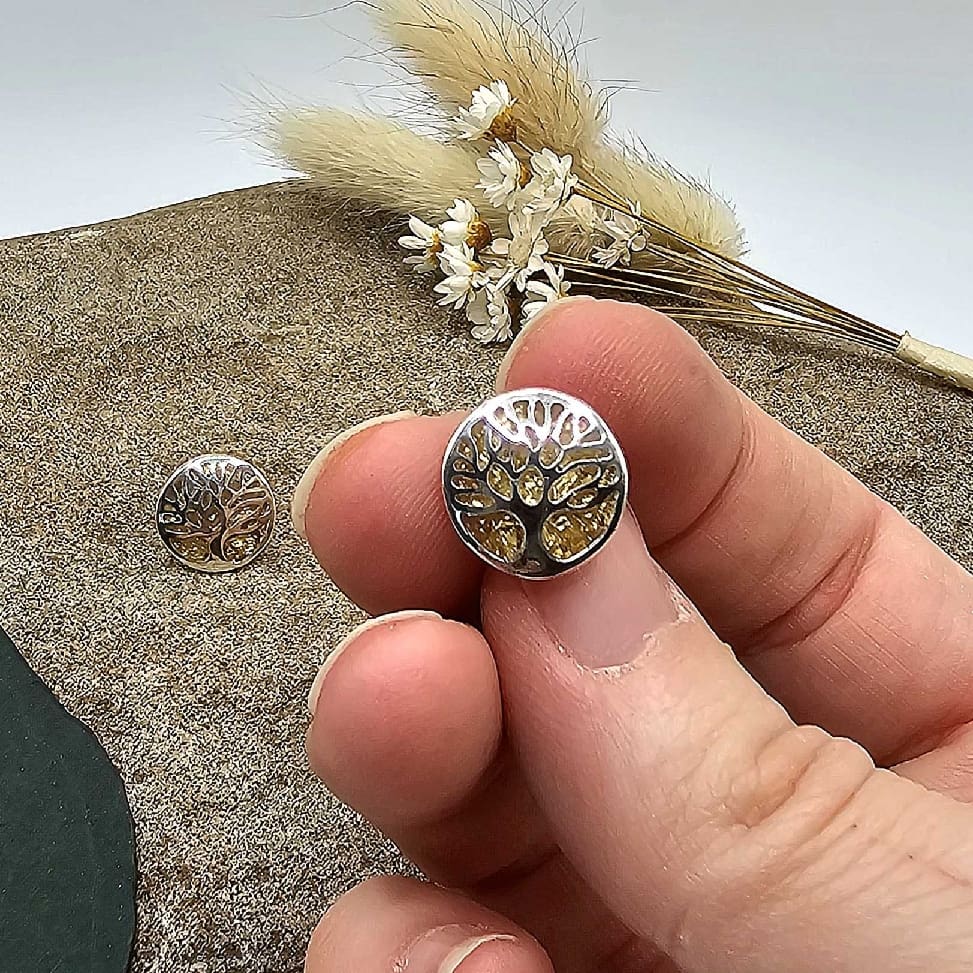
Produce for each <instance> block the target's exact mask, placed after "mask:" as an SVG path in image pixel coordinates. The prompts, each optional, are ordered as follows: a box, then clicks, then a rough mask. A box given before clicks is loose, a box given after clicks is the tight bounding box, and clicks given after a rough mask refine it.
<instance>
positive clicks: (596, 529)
mask: <svg viewBox="0 0 973 973" xmlns="http://www.w3.org/2000/svg"><path fill="white" fill-rule="evenodd" d="M617 509H618V493H617V492H615V493H612V494H611V496H609V497H608V498H607V499H606V500H602V502H601V503H600V504H598V506H596V507H592V508H590V509H588V510H559V511H557V512H556V513H553V514H551V516H550V517H548V518H547V520H545V521H544V523H543V525H542V526H541V544H542V545H543V547H544V550H545V551H547V553H548V554H550V556H551V557H552V558H554V560H555V561H560V562H561V563H562V564H566V563H568V562H569V561H574V560H575V559H576V558H578V557H580V556H581V555H582V554H584V552H585V551H587V550H588V549H589V548H590V547H592V546H593V545H594V544H596V543H597V542H598V541H600V540H601V539H602V538H603V537H604V536H605V534H606V533H607V532H608V528H609V527H610V526H611V523H612V519H613V518H614V516H615V511H616V510H617Z"/></svg>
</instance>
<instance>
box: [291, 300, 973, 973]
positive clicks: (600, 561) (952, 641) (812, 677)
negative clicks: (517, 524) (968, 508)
mask: <svg viewBox="0 0 973 973" xmlns="http://www.w3.org/2000/svg"><path fill="white" fill-rule="evenodd" d="M500 385H501V387H503V388H523V387H528V386H548V387H554V388H558V389H562V390H563V391H566V392H569V393H571V394H573V395H576V396H578V397H580V398H582V399H584V400H586V401H587V402H589V403H590V404H591V405H593V406H594V407H595V409H596V410H598V411H599V412H600V413H601V415H602V416H603V417H604V418H605V419H606V421H607V422H608V423H609V425H610V426H611V427H612V429H613V430H614V432H615V434H616V435H617V436H618V438H619V440H620V442H621V444H622V447H623V449H624V450H625V452H626V455H627V457H628V460H629V465H630V468H631V484H632V486H631V489H632V492H631V513H629V514H627V515H626V518H625V519H624V520H623V522H622V525H621V527H620V528H619V531H618V534H617V535H616V537H615V538H614V539H613V540H612V542H611V543H610V544H609V545H608V546H607V547H606V549H605V550H604V551H603V552H602V553H601V554H600V555H599V556H598V557H597V558H594V559H593V560H592V561H590V562H588V563H587V564H586V565H584V566H583V567H582V568H581V569H579V570H578V571H577V572H576V573H573V574H571V575H568V576H566V577H563V578H560V579H557V580H554V581H549V582H545V583H525V582H521V581H518V580H517V579H514V578H509V577H505V576H501V575H499V574H497V573H494V572H492V571H484V569H483V567H482V566H481V565H480V563H479V562H478V561H477V560H476V559H475V558H474V557H473V556H472V555H471V554H470V553H469V552H468V551H467V550H466V549H465V548H464V547H463V546H462V545H461V543H460V542H459V540H458V539H457V538H456V536H455V534H454V533H453V530H452V528H451V526H450V525H449V522H448V520H447V517H446V513H445V510H444V509H443V502H442V499H441V495H440V484H439V469H440V463H441V459H442V454H443V452H444V449H445V445H446V442H447V440H448V438H449V437H450V435H451V433H452V432H453V430H454V429H455V428H456V426H457V425H458V423H459V421H460V418H461V417H460V416H458V415H451V416H442V417H434V418H419V417H414V416H413V417H409V416H399V417H396V418H395V420H394V421H387V422H383V423H381V424H372V425H370V426H368V427H365V428H359V430H358V431H357V433H356V434H354V435H352V436H346V437H342V438H341V440H340V441H339V442H338V443H337V444H336V445H335V446H334V447H333V448H332V449H331V450H330V451H329V452H328V454H327V455H326V456H325V457H323V458H322V459H320V460H319V461H318V462H316V463H315V465H314V466H313V467H312V470H311V471H309V474H308V476H307V477H306V478H305V481H304V483H303V484H302V487H301V489H300V491H299V496H298V497H297V498H296V513H297V517H296V519H297V521H298V523H299V526H301V527H303V528H305V530H306V536H307V537H308V539H309V541H310V543H311V546H312V547H313V549H314V552H315V554H316V555H317V557H318V559H319V560H320V562H321V564H322V565H323V566H324V568H325V569H326V570H327V571H328V572H329V573H330V574H331V576H332V578H334V580H335V581H336V583H337V584H338V585H340V587H341V588H342V589H343V590H344V591H345V592H346V593H347V594H348V595H349V596H350V597H351V598H352V599H354V600H355V601H356V602H357V603H358V604H359V605H361V606H362V607H363V608H364V609H366V610H367V611H368V612H370V613H372V614H376V615H379V614H384V615H385V617H381V618H378V619H377V620H376V621H374V622H371V623H369V624H368V625H366V626H365V627H363V628H362V629H359V630H358V631H357V632H356V633H354V634H353V635H352V636H351V637H350V638H349V639H348V640H347V641H346V642H345V643H344V644H343V645H342V646H341V647H340V650H339V651H336V652H335V653H333V654H332V656H331V658H329V660H328V663H327V664H326V665H325V667H324V669H323V670H322V674H321V675H320V676H319V678H318V680H317V681H316V683H315V687H314V690H313V692H312V712H313V722H312V725H311V728H310V730H309V733H308V751H309V753H310V758H311V763H312V766H313V768H314V770H315V771H316V772H317V773H318V774H319V775H320V777H321V779H322V780H323V781H324V782H325V783H326V784H327V785H328V786H329V787H330V788H331V789H332V791H334V793H335V794H337V795H338V796H339V797H341V798H342V799H344V800H346V801H347V802H348V803H350V804H351V805H352V806H353V807H355V808H357V809H358V810H359V811H361V812H362V813H363V814H364V815H365V816H366V817H367V818H368V819H369V820H371V821H372V822H374V823H375V824H376V825H377V826H378V827H379V828H380V829H381V830H382V831H383V832H384V833H385V834H387V835H388V836H389V837H390V838H392V839H393V840H394V841H395V842H396V843H397V844H398V845H399V847H400V848H401V849H402V850H403V851H404V852H405V854H407V855H408V856H409V857H410V858H411V859H412V860H413V861H415V862H416V863H417V864H418V865H419V867H420V868H421V869H422V870H423V872H424V873H425V874H426V875H427V876H429V878H430V879H431V881H432V882H435V883H437V884H435V885H434V884H423V883H420V882H417V881H412V880H410V879H405V878H396V879H393V878H383V879H377V880H372V881H370V882H367V883H365V884H364V885H362V886H361V887H359V888H358V889H356V890H354V891H352V892H351V893H349V894H348V895H346V896H345V897H344V898H342V899H341V900H340V901H339V902H338V903H337V904H336V905H335V906H334V907H333V908H332V909H331V910H330V912H329V913H328V914H327V915H326V916H325V918H324V919H323V921H322V922H321V924H320V926H319V928H318V930H317V932H316V933H315V935H314V939H313V941H312V943H311V947H310V951H309V953H308V960H307V969H308V971H310V973H393V971H394V973H400V971H407V973H453V971H454V970H456V969H459V970H460V973H500V971H502V973H545V971H548V973H549V971H551V970H552V969H553V970H556V971H557V973H650V971H651V973H662V971H667V973H668V971H675V970H682V971H685V973H731V971H732V973H844V971H847V973H870V971H876V973H879V971H881V973H905V971H910V973H912V971H915V973H946V971H949V973H952V971H960V970H964V971H968V970H971V969H973V809H971V807H970V806H968V804H967V803H966V802H967V801H969V800H970V799H971V798H973V733H971V730H970V725H969V723H968V721H970V720H971V711H973V579H971V577H970V576H969V575H968V574H967V573H966V572H965V571H964V570H963V569H962V568H961V567H960V566H959V565H958V564H956V563H955V562H954V561H952V560H951V559H950V558H949V557H947V556H946V555H945V554H944V553H943V552H942V551H940V550H939V549H938V548H937V547H935V546H934V545H933V544H932V543H931V542H930V541H929V540H928V539H927V538H925V537H924V536H923V535H922V534H921V533H920V532H919V531H917V530H916V529H915V528H913V527H912V526H911V525H910V524H909V523H908V522H907V521H906V520H904V519H903V518H902V517H901V516H900V515H899V514H898V513H896V512H895V511H894V510H893V509H892V508H891V507H890V506H888V505H887V504H885V503H883V502H882V501H880V500H879V499H878V498H877V497H876V496H874V495H873V494H871V493H870V492H869V491H868V490H866V489H865V487H863V486H862V485H861V484H860V483H858V482H857V481H856V480H855V479H853V478H852V477H851V476H850V475H848V474H847V473H846V472H844V471H843V470H841V469H840V468H839V467H837V466H836V465H835V464H833V463H832V462H830V461H829V460H828V459H827V458H826V457H825V456H824V455H823V454H821V453H820V452H818V451H817V450H816V449H813V448H812V447H810V446H809V445H807V444H806V443H805V442H803V441H802V440H800V439H799V438H798V437H797V436H795V435H793V434H792V433H790V432H788V431H787V430H786V429H784V428H783V427H782V426H780V425H779V424H778V423H776V422H774V421H773V420H772V419H770V418H769V417H768V416H767V415H766V414H764V413H763V412H762V411H761V410H760V409H758V408H757V407H756V406H755V405H754V404H753V402H751V401H750V400H748V399H747V398H745V397H744V396H743V395H742V394H740V393H739V392H738V391H737V390H736V389H734V388H733V387H732V386H731V385H730V384H729V383H728V382H727V381H726V380H725V379H724V378H723V376H722V375H721V374H720V373H719V371H718V370H717V369H716V367H715V366H714V365H713V364H712V362H710V360H709V359H708V358H707V357H706V356H705V355H704V354H703V353H702V351H701V350H700V349H699V347H698V346H697V345H696V343H695V342H694V341H693V340H692V339H691V338H690V337H689V336H688V335H687V334H686V333H685V332H683V331H681V330H680V329H679V328H677V327H676V326H675V325H674V324H673V323H672V322H671V321H669V320H668V319H666V318H664V317H662V316H661V315H658V314H655V313H653V312H650V311H648V310H644V309H640V308H637V307H634V306H630V305H621V304H613V303H600V302H599V303H594V302H590V301H585V300H576V301H571V302H565V303H564V304H563V305H559V306H557V307H556V308H554V309H553V310H551V311H549V312H547V313H545V314H544V315H542V316H541V317H540V318H539V319H538V320H537V321H536V323H535V324H534V326H533V327H532V328H531V329H530V330H529V332H528V333H527V334H525V335H524V336H523V337H521V338H520V339H519V340H518V342H517V343H516V345H515V347H514V348H513V349H511V352H510V354H509V355H508V357H507V360H506V361H505V364H504V367H503V369H502V370H501V376H500ZM305 504H306V514H305V512H304V506H305ZM646 545H648V548H649V549H650V550H651V551H652V557H650V556H649V555H648V553H647V552H646ZM660 566H661V567H660ZM670 578H672V579H673V580H674V582H675V583H676V584H678V585H679V586H680V587H681V589H682V591H684V592H685V597H683V596H682V595H681V594H680V592H679V591H678V590H677V589H676V587H675V585H674V584H673V582H672V581H670V580H669V579H670ZM687 599H689V600H687ZM694 606H695V607H694ZM417 609H421V610H423V611H424V613H421V612H420V613H416V610H417ZM403 611H406V612H407V613H406V614H399V615H394V614H393V615H389V614H388V613H392V612H403ZM434 613H435V614H434ZM704 619H705V621H704ZM707 623H708V624H707ZM709 626H712V628H710V627H709ZM714 633H715V634H714ZM728 646H732V648H729V647H728ZM775 700H777V701H779V703H778V702H775ZM785 707H786V711H785ZM788 714H789V715H788ZM842 737H847V738H850V739H843V738H842ZM851 741H856V742H851ZM876 765H877V766H878V767H880V768H891V769H876Z"/></svg>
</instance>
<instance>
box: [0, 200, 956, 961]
mask: <svg viewBox="0 0 973 973" xmlns="http://www.w3.org/2000/svg"><path fill="white" fill-rule="evenodd" d="M397 230H398V227H397V226H390V225H383V222H382V221H380V220H379V221H373V222H371V223H369V224H367V225H365V226H364V228H363V227H362V225H361V223H360V221H359V220H357V219H356V218H355V217H354V215H353V214H335V213H332V212H329V211H328V210H327V209H326V208H325V207H324V206H323V204H322V203H321V202H320V201H319V200H317V199H316V198H315V197H314V196H313V195H311V194H308V193H304V192H295V191H294V190H292V189H287V188H284V187H282V186H279V185H273V186H268V187H260V188H256V189H253V190H246V191H242V192H237V193H230V194H225V195H222V196H217V197H213V198H210V199H205V200H199V201H193V202H189V203H184V204H181V205H179V206H175V207H171V208H168V209H164V210H159V211H155V212H152V213H147V214H144V215H140V216H135V217H132V218H130V219H126V220H122V221H118V222H114V223H111V224H106V225H102V226H98V227H94V228H90V229H84V230H74V231H65V232H60V233H56V234H50V235H44V236H35V237H30V238H25V239H19V240H9V241H3V242H0V363H2V364H0V369H2V375H3V380H2V383H0V470H2V474H3V491H2V505H0V536H2V540H3V543H2V544H0V624H2V625H3V627H4V628H6V629H7V630H8V631H9V633H10V634H11V636H12V637H13V638H14V640H15V642H16V643H17V644H18V645H19V646H20V648H21V649H22V651H24V652H25V654H26V655H27V658H28V660H29V661H30V663H31V664H32V665H33V666H34V668H35V669H36V670H37V671H38V673H39V674H40V675H41V676H42V677H43V678H44V679H45V680H46V681H47V682H48V683H49V684H50V685H51V686H52V687H53V689H54V690H55V692H56V693H57V694H58V696H59V697H60V698H61V699H62V700H64V702H65V703H66V705H67V706H68V708H69V709H70V710H71V711H72V712H73V713H74V714H76V715H77V716H79V717H80V718H82V719H83V720H85V721H86V722H87V723H88V724H89V725H90V726H91V727H92V728H93V729H94V730H95V732H96V733H97V734H98V736H99V738H100V739H101V741H102V742H103V744H104V746H105V747H106V749H107V750H108V752H109V753H110V755H111V756H112V758H113V759H114V761H115V762H116V764H117V765H118V767H119V768H120V770H121V773H122V776H123V777H124V779H125V782H126V785H127V787H128V791H129V795H130V799H131V802H132V807H133V813H134V817H135V821H136V830H137V837H138V844H139V856H140V869H141V880H140V893H139V894H140V898H139V913H140V927H139V937H138V955H137V959H136V963H135V967H134V969H135V971H136V973H150V971H151V973H160V971H169V970H178V971H192V973H216V971H219V973H236V971H240V973H243V971H246V973H265V971H266V973H297V971H299V970H300V969H301V968H302V960H303V951H304V946H305V943H306V940H307V937H308V935H309V933H310V930H311V928H312V927H313V925H314V923H315V922H316V921H317V919H318V917H319V915H320V913H321V912H322V910H324V909H325V908H326V907H327V906H328V904H329V903H330V902H332V901H333V900H334V898H335V897H336V896H338V895H339V894H340V893H341V892H343V891H344V890H346V889H348V888H349V887H350V886H352V885H353V884H355V883H356V882H357V881H359V880H360V879H361V878H362V877H363V876H366V875H369V874H373V873H375V872H378V871H384V870H388V869H394V868H397V867H400V863H399V861H398V858H397V856H396V853H395V850H394V849H393V848H392V847H391V846H389V845H388V844H387V843H386V842H384V841H383V840H381V839H380V838H379V837H377V836H376V835H375V834H374V833H373V832H372V831H370V830H369V828H368V827H366V826H365V825H364V824H363V823H362V821H361V820H360V819H359V818H358V817H357V816H356V815H355V814H354V813H352V812H351V811H349V810H347V809H346V808H344V807H343V806H341V805H340V804H338V803H337V802H336V801H335V800H334V799H332V798H331V797H330V796H329V795H328V794H326V793H325V792H324V790H323V788H322V787H321V786H320V785H319V784H318V783H317V782H316V781H315V780H314V779H313V778H312V777H311V775H310V773H309V771H308V770H307V766H306V762H305V758H304V753H303V737H304V732H305V728H306V722H307V716H306V710H305V699H306V695H307V690H308V687H309V685H310V683H311V680H312V678H313V675H314V672H315V670H316V668H317V665H318V664H319V663H320V661H321V660H322V659H323V658H324V656H325V655H326V654H327V652H328V651H329V650H330V649H331V648H332V647H333V646H334V645H335V644H336V643H337V641H338V640H339V639H340V638H341V636H342V635H343V634H344V633H345V632H346V631H347V630H348V628H349V627H350V626H351V625H352V624H354V623H355V622H356V621H357V620H358V613H357V611H356V610H355V609H354V608H353V607H352V606H350V605H349V604H348V603H347V602H346V601H345V600H344V598H343V597H342V596H341V595H340V594H339V593H338V592H337V591H336V589H335V588H334V587H333V586H332V585H331V584H330V582H329V581H328V580H327V578H325V577H324V576H323V575H322V574H321V572H320V571H319V570H318V569H317V567H316V564H315V563H314V561H313V559H312V557H311V555H310V554H309V552H308V551H307V550H306V549H305V547H304V546H303V543H302V542H301V541H300V539H299V538H298V537H297V536H296V535H295V534H294V533H293V531H292V530H291V528H290V524H289V520H288V518H287V502H288V500H289V498H290V496H291V493H292V491H293V488H294V486H295V484H296V482H297V480H298V478H299V476H300V474H301V472H302V471H303V469H304V467H305V466H306V464H307V463H308V462H309V461H310V460H311V458H312V457H313V456H314V454H315V453H316V451H317V450H318V449H319V448H320V446H321V445H323V443H324V442H325V441H327V440H328V439H329V438H330V437H331V436H332V435H334V434H335V433H337V432H339V431H341V430H342V429H344V428H345V427H347V426H349V425H351V424H353V423H356V422H359V421H361V420H362V419H365V418H369V417H371V416H373V415H377V414H380V413H383V412H391V411H398V410H401V409H414V410H417V411H433V410H444V409H450V408H455V407H459V406H463V405H471V404H473V403H475V402H476V401H477V400H478V399H479V398H481V397H483V396H484V395H485V394H486V393H487V392H488V391H489V389H490V388H491V387H492V383H493V375H494V372H495V369H496V366H497V363H498V361H499V359H500V357H501V352H499V351H496V350H489V351H485V350H484V349H482V348H480V347H479V346H477V345H475V344H474V343H473V342H472V341H471V340H470V339H469V338H468V337H467V336H466V333H465V330H464V328H463V326H462V324H461V323H460V322H457V321H455V320H453V319H451V318H449V317H448V316H447V315H445V314H444V313H442V312H440V311H439V310H438V309H435V310H434V309H432V307H431V302H430V300H429V297H428V293H427V291H426V289H425V287H424V286H423V285H422V284H421V283H417V282H414V281H412V280H410V279H409V277H408V275H407V273H406V271H405V269H404V268H402V266H401V264H400V263H399V258H398V255H397V254H396V253H395V252H394V247H393V244H392V241H393V240H394V237H395V236H396V235H397V232H396V231H397ZM917 330H920V329H918V328H917ZM696 333H697V335H698V337H699V338H700V340H701V342H702V343H703V345H704V346H705V347H706V348H707V350H708V351H709V352H710V353H711V354H712V355H713V356H714V357H715V358H716V360H717V361H718V362H719V363H720V365H721V366H722V367H723V368H724V370H725V371H726V372H727V373H728V374H729V375H730V377H731V378H732V379H733V380H734V381H736V382H737V383H738V384H739V385H740V386H742V387H743V388H744V389H745V390H746V391H747V392H748V393H750V394H751V395H752V396H754V397H755V398H756V399H757V400H758V401H759V402H760V403H761V404H762V405H764V407H765V408H767V409H768V410H769V411H770V412H771V413H773V414H774V415H776V416H777V417H779V418H780V419H782V420H783V421H784V422H786V423H787V424H788V425H789V426H791V427H792V428H793V429H795V430H796V431H797V432H798V433H800V434H801V435H803V436H805V437H806V438H807V439H809V440H810V441H811V442H813V443H815V444H817V445H819V446H820V447H821V448H823V449H824V450H826V451H827V452H828V453H829V454H830V455H832V456H833V457H835V458H836V459H837V460H838V461H839V462H841V463H843V464H844V465H845V466H846V467H848V468H849V469H851V470H852V471H853V472H855V473H856V474H858V475H859V476H861V477H862V478H863V479H864V480H865V481H866V482H867V483H868V484H869V486H871V487H872V488H873V489H875V490H876V491H877V492H878V493H880V494H881V495H882V496H884V497H886V498H887V499H889V500H891V501H892V502H893V503H895V504H896V505H898V507H899V508H900V509H901V510H903V511H904V512H905V513H906V514H907V515H908V516H909V517H911V518H912V519H913V520H914V521H915V522H916V523H917V524H918V525H919V526H920V527H922V528H923V529H925V530H926V531H928V532H929V533H930V534H931V535H932V536H933V537H934V538H935V539H936V540H937V541H938V542H939V543H941V544H942V545H944V546H945V547H946V548H947V550H949V551H950V552H951V553H952V554H954V555H955V556H957V557H958V558H960V560H962V561H963V562H964V563H966V564H967V565H970V564H971V563H973V517H971V494H973V486H971V484H973V477H971V469H970V461H969V454H968V444H969V442H970V439H971V432H973V396H970V395H966V394H964V393H961V392H958V391H955V390H953V389H950V388H948V387H944V386H941V385H937V384H935V383H933V382H930V381H926V380H925V379H922V378H920V377H918V376H917V375H916V374H915V373H914V372H911V371H909V370H908V369H906V368H905V367H903V366H900V365H897V364H894V363H890V362H885V361H882V360H879V359H877V358H870V357H865V356H862V355H859V354H856V353H853V352H849V351H848V350H847V349H839V348H834V347H828V346H825V345H822V344H820V343H815V342H808V343H791V342H788V341H785V340H784V339H782V338H774V337H770V338H768V337H759V336H754V335H747V334H742V333H719V332H716V331H713V330H705V329H704V330H699V331H698V332H696ZM222 451H226V452H231V453H236V454H239V455H242V456H245V457H247V458H249V459H251V460H253V461H254V462H255V463H256V464H257V465H259V466H260V467H261V468H262V469H263V470H264V471H265V472H266V473H267V475H268V477H269V478H270V479H271V481H272V483H273V484H274V486H275V488H276V491H277V494H278V497H279V501H280V505H281V508H282V510H281V513H282V516H281V520H280V523H279V526H278V530H277V535H276V537H275V540H274V543H273V544H272V546H271V548H270V550H269V552H268V554H267V555H266V556H265V557H264V558H263V559H262V560H261V561H260V562H259V563H258V564H257V565H255V566H253V567H251V568H250V569H248V570H246V571H243V572H241V573H240V574H238V575H234V576H229V577H206V576H203V575H198V574H192V573H189V572H187V571H184V570H182V569H179V568H177V567H175V566H174V565H173V563H172V562H171V561H170V560H169V559H167V558H166V557H165V556H164V553H163V551H162V549H161V546H160V544H159V542H158V540H157V538H156V536H155V532H154V527H153V523H152V514H153V510H154V503H155V499H156V496H157V492H158V490H159V488H160V487H161V484H162V483H163V481H164V479H165V477H166V476H167V474H168V473H169V472H170V471H171V470H172V469H173V468H174V467H175V466H177V465H178V464H179V463H181V462H182V461H183V460H184V459H187V458H189V457H190V456H193V455H195V454H199V453H206V452H222ZM0 705H2V702H0Z"/></svg>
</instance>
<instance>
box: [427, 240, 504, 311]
mask: <svg viewBox="0 0 973 973" xmlns="http://www.w3.org/2000/svg"><path fill="white" fill-rule="evenodd" d="M439 264H440V267H441V268H442V271H443V273H444V274H445V275H446V279H445V280H443V281H440V283H438V284H437V285H436V286H435V287H434V288H433V290H435V292H436V293H437V294H441V295H442V297H441V298H440V300H439V304H440V306H441V307H450V306H452V307H456V308H461V307H463V306H465V305H466V303H467V301H469V300H470V299H471V298H472V297H473V296H474V295H475V293H476V291H478V290H479V289H480V288H482V287H485V286H486V284H487V281H488V280H489V279H490V278H489V275H488V274H487V273H486V268H485V267H484V266H483V264H481V263H480V262H479V261H478V260H477V259H476V254H475V253H474V252H473V248H472V247H470V246H467V244H465V243H464V244H461V245H460V246H458V247H457V246H452V245H450V244H447V245H446V246H445V247H444V248H443V252H442V253H441V254H440V255H439Z"/></svg>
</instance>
